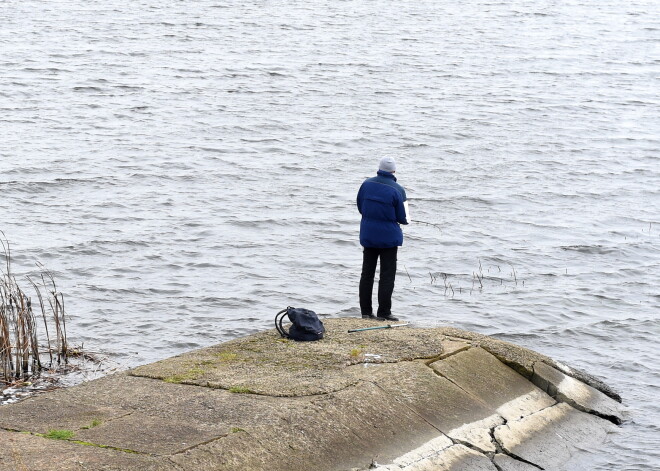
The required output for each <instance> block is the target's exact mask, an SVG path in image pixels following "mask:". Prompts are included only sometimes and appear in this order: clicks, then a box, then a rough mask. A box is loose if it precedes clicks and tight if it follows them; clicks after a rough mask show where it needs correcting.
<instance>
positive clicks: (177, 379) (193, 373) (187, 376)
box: [163, 367, 205, 384]
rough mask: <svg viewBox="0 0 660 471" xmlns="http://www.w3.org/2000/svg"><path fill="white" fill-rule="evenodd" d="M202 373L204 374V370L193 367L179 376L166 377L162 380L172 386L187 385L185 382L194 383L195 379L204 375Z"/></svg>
mask: <svg viewBox="0 0 660 471" xmlns="http://www.w3.org/2000/svg"><path fill="white" fill-rule="evenodd" d="M204 373H205V370H204V369H202V368H198V367H195V368H191V369H189V370H188V371H185V372H183V373H180V374H174V375H172V376H167V377H166V378H163V381H165V382H166V383H174V384H181V383H187V382H191V381H195V380H196V379H197V378H199V377H200V376H202V375H204Z"/></svg>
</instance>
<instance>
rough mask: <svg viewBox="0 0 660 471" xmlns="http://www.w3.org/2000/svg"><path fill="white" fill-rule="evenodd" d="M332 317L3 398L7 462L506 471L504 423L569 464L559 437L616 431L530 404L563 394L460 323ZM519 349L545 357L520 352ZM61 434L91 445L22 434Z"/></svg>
mask: <svg viewBox="0 0 660 471" xmlns="http://www.w3.org/2000/svg"><path fill="white" fill-rule="evenodd" d="M325 322H326V327H327V329H328V336H327V339H326V340H324V341H321V342H312V343H292V342H282V341H281V340H279V339H278V337H277V334H275V333H274V331H272V332H266V333H261V334H256V335H254V336H250V337H248V338H246V339H240V340H237V341H234V342H229V343H227V344H223V345H219V346H216V347H212V348H208V349H203V350H200V351H197V352H193V353H191V354H188V355H182V356H180V357H175V358H173V359H170V360H164V361H162V362H159V363H157V364H155V365H147V366H145V367H141V368H138V369H137V370H136V371H134V372H133V374H132V375H131V374H117V375H113V376H109V377H106V378H103V379H100V380H97V381H92V382H90V383H87V384H83V385H80V386H77V387H73V388H70V389H66V390H60V391H55V392H51V393H49V394H44V395H42V396H36V397H32V398H29V399H27V400H25V401H24V402H21V403H18V404H12V405H8V406H3V407H1V408H0V438H2V439H4V437H5V436H8V437H10V438H12V439H14V440H15V441H14V442H12V446H0V471H4V469H8V470H9V469H11V470H12V471H14V470H16V469H18V470H22V469H39V470H40V471H50V470H53V471H55V470H58V471H59V470H61V469H95V470H96V469H99V470H103V469H122V470H133V469H136V470H137V469H140V470H142V469H146V470H149V469H163V470H166V471H169V470H170V469H176V470H178V471H196V470H199V469H214V470H219V471H222V470H225V471H229V470H232V471H234V470H241V469H246V470H254V471H259V470H263V471H307V470H310V469H314V470H318V471H323V470H327V471H331V470H332V471H339V470H349V469H353V470H356V469H366V468H367V467H369V465H370V463H372V462H373V461H377V462H378V463H381V465H384V466H386V467H388V468H383V469H389V467H391V466H394V468H391V469H407V470H409V471H418V470H425V469H429V470H447V471H449V470H466V471H468V470H469V471H480V470H483V471H485V470H488V471H494V469H495V467H494V466H495V465H494V464H493V462H492V461H490V460H489V456H490V457H492V456H493V455H494V451H495V450H496V449H497V448H496V447H495V446H494V444H493V442H492V433H491V430H492V427H496V430H497V431H498V432H497V434H498V435H499V437H500V440H501V441H502V443H503V445H505V446H509V447H510V449H511V450H513V451H514V452H516V453H520V455H519V456H523V457H527V456H530V455H534V454H535V453H537V450H539V449H542V450H545V451H543V453H547V454H551V455H559V458H557V459H558V460H561V459H564V458H566V456H569V455H570V453H568V455H566V453H564V455H562V453H563V452H561V451H560V452H559V453H557V450H556V449H554V448H555V447H563V448H562V450H564V449H568V448H569V447H568V445H566V444H565V443H563V442H562V441H558V440H559V439H558V438H557V436H561V437H569V438H570V439H571V440H573V437H574V439H575V440H577V441H578V442H580V443H583V442H584V440H582V437H580V438H578V435H579V434H580V433H583V434H588V435H589V439H590V440H592V441H590V442H589V443H592V444H597V443H599V441H598V440H600V439H603V438H604V435H605V432H603V430H607V428H606V427H608V426H609V427H612V425H611V424H610V423H609V422H607V421H604V420H602V419H599V418H597V417H594V416H592V415H588V414H584V413H582V412H578V411H576V410H575V409H573V408H571V407H570V406H569V405H567V404H562V405H561V408H560V407H559V406H554V407H550V408H548V409H544V410H542V411H540V412H536V413H534V414H533V415H528V414H530V413H532V412H534V411H537V410H538V409H539V408H540V407H543V404H546V403H547V401H548V400H550V402H549V404H552V402H553V401H552V399H550V398H549V397H548V396H547V395H546V394H545V393H544V392H543V391H541V390H539V389H538V388H536V387H535V386H533V385H532V384H531V383H530V382H529V381H527V380H526V379H525V378H523V377H522V376H520V375H518V374H516V373H515V372H514V371H513V370H511V369H510V368H508V367H506V366H504V365H503V364H502V363H500V362H499V361H498V360H497V359H496V358H495V357H493V356H492V355H490V354H489V353H487V352H485V351H484V350H483V349H481V348H479V347H474V346H472V345H471V343H470V342H465V341H464V340H460V339H459V340H456V339H453V338H447V337H446V336H445V335H444V333H443V332H444V331H445V329H413V328H410V327H406V328H400V329H383V330H374V331H367V332H362V333H358V334H348V333H347V332H346V330H347V329H349V328H355V327H361V326H372V325H382V324H377V323H374V322H371V321H362V320H361V319H327V320H325ZM472 343H475V342H472ZM486 343H487V341H485V340H483V339H482V340H480V344H486ZM498 345H499V347H498V348H500V347H501V348H504V346H503V345H504V344H498ZM518 348H519V347H518ZM527 352H528V351H527ZM513 357H519V358H523V357H524V358H527V359H530V358H535V355H534V354H533V352H532V353H529V352H528V353H525V350H524V349H520V350H519V352H518V353H516V354H515V355H513V356H511V358H513ZM531 364H532V365H533V364H534V363H533V362H532V363H531ZM142 374H144V376H140V375H142ZM252 375H257V376H254V377H253V376H252ZM539 377H540V376H539ZM157 378H162V379H165V380H166V381H161V380H160V379H157ZM179 383H181V384H179ZM207 386H215V387H207ZM251 392H257V393H259V394H251ZM565 408H567V409H565ZM548 411H554V412H548ZM560 412H561V414H560ZM575 414H578V415H575ZM525 415H528V416H527V417H526V418H525V419H522V420H518V421H516V420H514V419H517V418H519V417H520V416H525ZM505 417H506V418H507V419H509V421H508V422H507V423H506V424H505V425H504V424H503V421H504V418H505ZM584 417H587V419H584ZM578 419H579V420H578ZM589 420H591V422H590V421H589ZM585 424H586V425H585ZM587 425H588V426H587ZM598 427H601V428H600V430H601V431H602V433H600V435H599V433H597V431H596V430H597V429H598ZM603 427H605V428H603ZM2 429H5V431H2ZM51 429H60V430H61V429H66V430H70V431H71V432H72V433H73V434H74V440H80V441H84V442H87V443H85V444H83V443H80V442H77V443H76V442H75V441H63V440H46V439H44V438H41V437H38V436H34V435H27V434H21V433H15V432H11V433H10V432H9V431H10V430H15V431H24V432H28V433H46V432H47V431H48V430H51ZM557 434H559V435H557ZM571 434H573V435H571ZM496 436H497V435H496ZM528 441H529V443H528ZM569 441H570V440H569ZM2 444H3V445H4V444H5V443H4V441H3V442H2ZM14 444H15V445H16V446H14ZM44 444H45V445H44ZM463 445H467V447H466V446H463ZM101 447H113V449H108V448H101ZM41 448H43V449H44V450H45V451H47V453H48V455H47V456H48V459H44V456H43V455H40V454H39V453H38V452H37V450H38V449H41ZM478 450H483V451H484V452H488V456H486V455H485V454H484V453H479V452H478ZM499 459H500V460H501V461H502V462H504V463H505V464H506V465H507V466H514V465H517V466H520V463H519V462H515V463H513V462H510V460H507V459H506V458H504V457H501V458H499ZM524 459H528V458H524ZM544 459H546V458H544ZM548 459H549V458H547V459H546V460H548ZM8 463H11V464H8ZM550 464H552V463H550ZM5 465H6V466H5ZM3 466H4V467H3ZM76 466H78V467H76ZM498 466H499V465H498ZM501 469H503V467H501ZM548 469H552V468H548ZM511 471H517V468H515V467H514V468H511Z"/></svg>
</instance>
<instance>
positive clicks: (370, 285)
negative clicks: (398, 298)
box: [360, 247, 398, 316]
mask: <svg viewBox="0 0 660 471" xmlns="http://www.w3.org/2000/svg"><path fill="white" fill-rule="evenodd" d="M397 249H398V247H390V248H387V249H376V248H372V247H364V252H363V257H362V276H361V277H360V310H361V311H362V314H363V315H367V314H373V312H374V311H373V307H372V304H371V293H372V292H373V289H374V276H375V275H376V264H377V263H378V258H380V281H379V282H378V313H377V315H378V316H389V315H390V314H392V291H394V278H395V277H396V253H397Z"/></svg>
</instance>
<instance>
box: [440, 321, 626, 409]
mask: <svg viewBox="0 0 660 471" xmlns="http://www.w3.org/2000/svg"><path fill="white" fill-rule="evenodd" d="M438 331H439V332H440V333H442V334H443V335H444V336H446V337H449V338H454V339H461V340H465V341H468V342H469V343H470V344H471V345H472V346H474V347H481V348H483V349H484V350H486V351H487V352H489V353H490V354H492V355H494V356H495V357H496V358H497V359H498V360H500V361H501V362H502V363H504V364H505V365H507V366H509V367H511V368H512V369H513V370H515V371H516V372H518V373H520V374H521V375H523V376H525V377H526V378H531V377H532V375H533V374H534V365H535V364H536V363H539V362H540V363H545V364H547V365H550V366H552V367H554V368H556V369H558V370H560V371H562V372H564V373H565V374H567V375H569V376H571V377H573V378H576V379H577V380H579V381H582V382H583V383H585V384H588V385H589V386H591V387H593V388H595V389H597V390H599V391H601V392H602V393H603V394H605V395H606V396H609V397H611V398H612V399H614V400H615V401H617V402H621V396H620V395H619V394H618V393H617V392H616V391H614V390H613V389H612V388H610V387H609V386H608V385H607V384H605V383H603V382H602V381H601V380H600V379H598V378H596V377H594V376H593V375H590V374H588V373H586V372H584V371H581V370H579V369H577V368H571V367H569V366H567V365H564V364H562V363H560V362H558V361H555V360H553V359H552V358H550V357H548V356H546V355H543V354H541V353H538V352H535V351H533V350H529V349H527V348H525V347H521V346H519V345H515V344H512V343H509V342H505V341H503V340H498V339H496V338H493V337H489V336H487V335H484V334H479V333H477V332H469V331H467V330H462V329H457V328H455V327H441V328H439V329H438Z"/></svg>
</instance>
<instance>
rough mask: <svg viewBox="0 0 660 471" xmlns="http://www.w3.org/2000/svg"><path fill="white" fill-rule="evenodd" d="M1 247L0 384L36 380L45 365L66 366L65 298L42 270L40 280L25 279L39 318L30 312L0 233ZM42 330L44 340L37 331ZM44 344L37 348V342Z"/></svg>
mask: <svg viewBox="0 0 660 471" xmlns="http://www.w3.org/2000/svg"><path fill="white" fill-rule="evenodd" d="M0 234H1V235H2V238H0V245H1V246H2V252H0V255H3V256H4V264H2V267H1V268H0V382H4V383H13V382H16V381H22V380H26V379H28V378H32V377H35V376H38V375H39V373H40V372H41V370H42V369H43V368H44V367H45V366H44V365H43V364H42V358H43V359H44V362H46V361H48V362H49V363H50V364H49V365H48V367H51V368H52V367H53V366H55V364H57V365H58V366H62V365H66V363H67V360H68V358H67V353H68V346H67V339H66V320H65V314H64V296H63V295H62V293H60V292H58V290H57V286H56V284H55V280H54V279H53V276H52V274H51V273H50V272H49V271H47V270H45V269H44V267H43V266H42V265H40V264H37V266H38V267H39V269H40V270H41V274H40V276H39V280H37V281H34V280H33V279H31V278H30V277H25V282H24V285H28V286H30V287H31V288H32V289H33V290H34V292H35V293H36V298H37V299H38V308H37V309H38V313H39V314H40V315H39V316H38V318H39V321H40V322H38V321H37V316H36V315H35V312H34V310H33V303H32V298H31V297H30V296H29V295H28V294H27V293H26V292H25V291H24V290H23V286H21V285H20V284H19V282H18V280H17V279H16V277H15V276H14V274H13V272H12V266H11V249H10V246H9V242H8V241H7V239H6V237H4V233H3V232H2V231H0ZM38 326H43V328H44V334H43V338H40V336H39V327H38ZM40 340H41V341H43V342H44V344H43V345H41V346H40V344H39V342H40Z"/></svg>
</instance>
